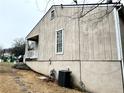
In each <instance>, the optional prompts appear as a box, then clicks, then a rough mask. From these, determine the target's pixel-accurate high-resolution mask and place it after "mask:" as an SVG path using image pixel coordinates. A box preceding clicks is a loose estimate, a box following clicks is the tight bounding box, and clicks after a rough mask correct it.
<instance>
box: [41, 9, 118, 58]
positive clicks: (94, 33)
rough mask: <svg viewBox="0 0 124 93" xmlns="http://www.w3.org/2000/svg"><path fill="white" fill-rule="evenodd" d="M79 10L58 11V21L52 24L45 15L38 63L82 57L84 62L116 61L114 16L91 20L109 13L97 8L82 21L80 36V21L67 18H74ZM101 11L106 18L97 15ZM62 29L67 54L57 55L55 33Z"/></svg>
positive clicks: (48, 16)
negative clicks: (72, 16) (39, 61)
mask: <svg viewBox="0 0 124 93" xmlns="http://www.w3.org/2000/svg"><path fill="white" fill-rule="evenodd" d="M51 10H52V9H51ZM79 10H80V8H78V9H77V8H74V9H73V8H69V9H68V8H67V9H65V8H63V9H61V8H56V11H57V14H56V15H57V16H58V17H56V18H55V19H53V20H50V13H48V14H47V15H46V17H45V18H44V20H42V23H41V26H40V37H39V40H40V42H39V46H40V50H39V51H40V53H41V54H40V55H39V60H48V59H53V60H63V59H65V60H79V56H80V55H81V56H80V58H81V60H117V58H118V56H117V48H116V35H115V34H116V33H115V24H114V20H113V19H114V17H113V13H110V14H109V16H105V17H104V18H103V19H102V18H101V19H98V20H93V19H90V18H94V19H95V16H98V17H99V16H100V15H101V16H102V15H104V14H105V12H106V9H101V8H98V9H96V10H95V11H93V12H92V13H91V14H89V15H88V16H86V17H83V18H80V36H79V28H78V19H71V18H69V17H65V16H70V15H74V13H77V12H78V11H79ZM60 11H62V12H61V13H60ZM99 11H103V14H102V13H101V14H100V13H98V14H94V12H99ZM59 16H60V17H59ZM91 16H92V17H91ZM87 20H91V21H87ZM89 26H90V27H89ZM60 29H63V33H64V53H63V55H56V53H55V32H56V31H57V30H60ZM79 37H80V41H79ZM79 46H80V51H79ZM79 52H80V53H79Z"/></svg>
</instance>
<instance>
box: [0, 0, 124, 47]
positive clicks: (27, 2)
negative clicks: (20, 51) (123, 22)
mask: <svg viewBox="0 0 124 93" xmlns="http://www.w3.org/2000/svg"><path fill="white" fill-rule="evenodd" d="M77 1H78V3H82V2H83V0H77ZM98 1H99V0H85V3H97V2H98ZM114 1H116V0H114ZM122 2H124V0H122ZM54 4H74V2H73V0H0V47H2V48H10V47H12V44H13V40H15V39H17V38H25V37H26V35H27V34H28V33H29V32H30V31H31V30H32V28H33V27H34V26H35V25H36V24H37V22H38V21H39V20H40V19H41V18H42V16H43V15H44V14H45V13H46V12H47V10H48V9H49V8H50V7H51V5H54Z"/></svg>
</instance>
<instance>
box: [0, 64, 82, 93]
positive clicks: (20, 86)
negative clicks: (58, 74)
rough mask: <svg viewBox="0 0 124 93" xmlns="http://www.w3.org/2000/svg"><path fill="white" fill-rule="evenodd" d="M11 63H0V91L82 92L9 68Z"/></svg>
mask: <svg viewBox="0 0 124 93" xmlns="http://www.w3.org/2000/svg"><path fill="white" fill-rule="evenodd" d="M11 66H12V64H9V63H0V93H82V92H80V91H78V90H75V89H68V88H63V87H60V86H58V85H57V84H56V83H53V82H47V81H44V80H41V79H39V78H38V77H39V76H41V75H40V74H37V73H34V72H32V71H28V70H18V69H13V68H11Z"/></svg>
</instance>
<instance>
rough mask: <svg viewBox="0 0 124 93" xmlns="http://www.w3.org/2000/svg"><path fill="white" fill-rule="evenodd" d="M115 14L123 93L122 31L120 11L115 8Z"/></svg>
mask: <svg viewBox="0 0 124 93" xmlns="http://www.w3.org/2000/svg"><path fill="white" fill-rule="evenodd" d="M113 13H114V20H115V30H116V44H117V54H118V60H119V61H120V65H121V74H122V84H123V92H124V63H123V52H122V42H121V31H120V22H119V14H118V10H117V9H116V8H114V12H113Z"/></svg>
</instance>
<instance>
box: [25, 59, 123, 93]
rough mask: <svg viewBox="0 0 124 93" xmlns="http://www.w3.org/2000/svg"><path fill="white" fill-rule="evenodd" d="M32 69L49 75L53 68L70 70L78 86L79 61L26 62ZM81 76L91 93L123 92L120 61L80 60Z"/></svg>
mask: <svg viewBox="0 0 124 93" xmlns="http://www.w3.org/2000/svg"><path fill="white" fill-rule="evenodd" d="M27 64H28V65H29V66H30V67H31V68H33V70H35V71H37V72H39V73H43V74H45V75H50V71H51V70H52V69H55V71H56V72H57V78H58V71H59V70H63V69H64V70H67V69H68V68H69V69H70V71H72V74H71V76H72V81H73V84H74V85H77V86H80V67H79V61H73V63H72V62H70V61H52V62H51V65H50V62H38V61H34V62H28V63H27ZM81 64H82V66H81V68H82V70H81V78H82V81H83V83H84V84H85V88H86V89H87V90H88V91H91V93H123V86H122V81H121V80H122V78H121V68H120V62H119V61H118V62H104V61H101V62H100V61H99V62H87V61H82V62H81Z"/></svg>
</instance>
